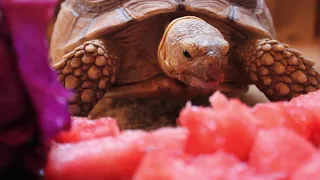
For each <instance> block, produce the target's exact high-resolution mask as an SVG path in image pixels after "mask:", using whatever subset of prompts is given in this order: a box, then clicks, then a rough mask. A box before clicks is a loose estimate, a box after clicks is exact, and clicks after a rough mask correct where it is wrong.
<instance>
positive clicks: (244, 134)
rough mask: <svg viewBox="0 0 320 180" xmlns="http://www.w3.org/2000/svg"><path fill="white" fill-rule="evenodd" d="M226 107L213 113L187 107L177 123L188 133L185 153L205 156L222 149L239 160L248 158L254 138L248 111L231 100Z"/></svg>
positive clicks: (253, 127) (252, 125) (208, 109)
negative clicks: (186, 129)
mask: <svg viewBox="0 0 320 180" xmlns="http://www.w3.org/2000/svg"><path fill="white" fill-rule="evenodd" d="M216 103H218V102H216ZM225 106H226V107H225V108H222V109H220V110H218V109H216V110H213V109H212V108H208V107H196V106H191V105H190V104H189V105H187V106H186V107H185V108H184V109H183V110H182V111H181V113H180V116H179V122H180V124H181V125H182V126H184V127H186V128H188V130H189V137H188V140H187V144H186V151H187V152H188V153H191V154H208V153H214V152H216V151H217V150H219V149H223V150H224V151H226V152H228V153H231V154H234V155H236V156H237V157H238V158H240V159H242V160H243V159H246V158H247V156H248V153H249V150H250V147H251V145H252V143H253V140H254V138H255V136H256V134H257V127H256V126H255V125H254V124H253V123H252V121H250V118H252V116H251V114H250V109H249V108H248V107H247V106H245V105H244V104H242V103H241V102H240V101H239V100H230V101H229V102H228V103H227V104H225Z"/></svg>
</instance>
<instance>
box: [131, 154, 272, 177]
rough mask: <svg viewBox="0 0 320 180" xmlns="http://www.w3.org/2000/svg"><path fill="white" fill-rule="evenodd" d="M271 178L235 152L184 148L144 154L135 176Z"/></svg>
mask: <svg viewBox="0 0 320 180" xmlns="http://www.w3.org/2000/svg"><path fill="white" fill-rule="evenodd" d="M199 178H200V179H201V180H212V179H219V180H231V179H237V180H247V179H250V180H272V179H274V178H272V176H258V175H257V174H255V173H254V171H253V170H252V169H250V168H248V166H247V165H246V164H245V163H241V162H240V161H239V160H238V159H237V158H236V157H235V156H232V155H230V154H227V153H224V152H222V151H218V152H216V153H215V154H210V155H200V156H192V155H187V154H184V153H183V152H181V151H167V150H164V149H161V150H157V151H152V152H150V153H148V154H146V156H145V157H144V158H143V160H142V162H141V164H140V166H139V168H138V169H137V171H136V173H135V176H134V178H133V180H149V179H152V180H180V179H183V180H194V179H199Z"/></svg>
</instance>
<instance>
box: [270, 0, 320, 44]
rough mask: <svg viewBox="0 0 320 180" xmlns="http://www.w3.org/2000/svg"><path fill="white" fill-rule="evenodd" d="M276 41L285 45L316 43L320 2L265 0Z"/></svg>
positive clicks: (316, 0) (318, 32)
mask: <svg viewBox="0 0 320 180" xmlns="http://www.w3.org/2000/svg"><path fill="white" fill-rule="evenodd" d="M265 1H266V3H267V6H268V7H269V9H270V12H271V14H272V16H273V20H274V25H275V27H276V30H277V32H278V39H279V40H281V41H285V42H287V43H299V42H300V43H303V44H306V43H316V42H315V41H317V39H318V40H319V37H320V0H265Z"/></svg>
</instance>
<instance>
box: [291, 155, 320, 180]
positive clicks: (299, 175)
mask: <svg viewBox="0 0 320 180" xmlns="http://www.w3.org/2000/svg"><path fill="white" fill-rule="evenodd" d="M303 179H305V180H319V179H320V153H319V152H318V153H317V154H315V155H314V156H313V157H312V158H311V159H310V160H309V161H307V162H306V163H305V164H303V165H302V166H300V168H299V169H298V170H297V171H296V172H295V173H294V174H293V176H292V180H303Z"/></svg>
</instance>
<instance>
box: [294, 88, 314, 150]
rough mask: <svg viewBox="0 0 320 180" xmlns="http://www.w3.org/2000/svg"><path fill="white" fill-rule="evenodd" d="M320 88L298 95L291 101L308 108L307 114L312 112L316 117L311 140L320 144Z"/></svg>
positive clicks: (297, 105)
mask: <svg viewBox="0 0 320 180" xmlns="http://www.w3.org/2000/svg"><path fill="white" fill-rule="evenodd" d="M319 102H320V90H318V91H315V92H310V93H308V94H305V95H301V96H299V97H296V98H294V99H292V100H291V101H290V104H293V105H295V106H296V107H297V108H299V107H300V108H303V109H306V112H305V113H306V114H310V115H312V116H313V118H314V121H315V122H314V127H313V130H312V133H311V141H312V142H313V143H314V144H315V145H316V146H318V147H319V146H320V111H319V110H320V103H319Z"/></svg>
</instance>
